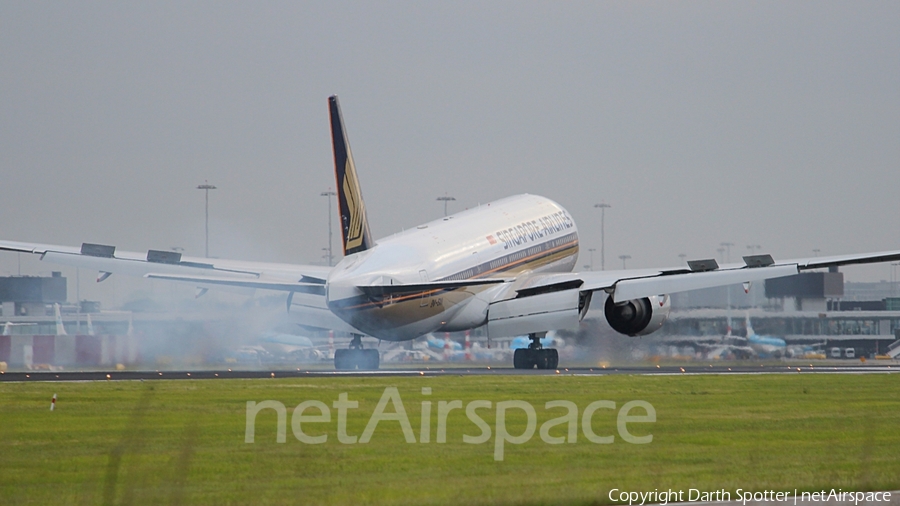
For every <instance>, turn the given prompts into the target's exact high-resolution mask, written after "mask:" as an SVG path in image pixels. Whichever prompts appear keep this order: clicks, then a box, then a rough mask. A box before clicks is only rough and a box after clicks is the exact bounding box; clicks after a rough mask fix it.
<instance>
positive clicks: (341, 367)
mask: <svg viewBox="0 0 900 506" xmlns="http://www.w3.org/2000/svg"><path fill="white" fill-rule="evenodd" d="M354 351H356V350H334V368H335V369H337V370H338V371H345V370H348V369H356V364H354V363H353V356H352V355H353V352H354Z"/></svg>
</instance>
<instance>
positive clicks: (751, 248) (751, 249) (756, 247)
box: [747, 244, 762, 256]
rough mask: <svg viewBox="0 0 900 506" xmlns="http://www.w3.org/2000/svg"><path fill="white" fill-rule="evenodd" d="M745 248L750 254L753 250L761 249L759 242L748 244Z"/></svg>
mask: <svg viewBox="0 0 900 506" xmlns="http://www.w3.org/2000/svg"><path fill="white" fill-rule="evenodd" d="M747 249H748V250H750V255H751V256H752V255H753V252H754V251H759V250H761V249H762V246H760V245H759V244H748V245H747Z"/></svg>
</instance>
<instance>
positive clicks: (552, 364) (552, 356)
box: [542, 348, 559, 369]
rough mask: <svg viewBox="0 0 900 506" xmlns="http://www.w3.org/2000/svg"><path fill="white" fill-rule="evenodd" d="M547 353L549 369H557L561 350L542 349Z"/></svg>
mask: <svg viewBox="0 0 900 506" xmlns="http://www.w3.org/2000/svg"><path fill="white" fill-rule="evenodd" d="M542 351H543V352H545V353H546V354H547V369H556V368H557V367H559V352H558V351H556V349H555V348H549V349H546V350H542Z"/></svg>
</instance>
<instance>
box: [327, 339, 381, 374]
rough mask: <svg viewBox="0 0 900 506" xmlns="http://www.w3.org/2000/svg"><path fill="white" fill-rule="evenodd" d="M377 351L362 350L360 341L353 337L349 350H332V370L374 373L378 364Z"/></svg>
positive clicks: (378, 356)
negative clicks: (354, 370) (355, 370)
mask: <svg viewBox="0 0 900 506" xmlns="http://www.w3.org/2000/svg"><path fill="white" fill-rule="evenodd" d="M380 359H381V357H380V355H379V354H378V350H371V349H370V350H364V349H363V347H362V340H361V339H360V337H359V336H354V337H353V340H352V341H350V348H349V349H341V350H334V368H335V369H336V370H338V371H350V370H353V369H360V370H369V371H374V370H376V369H378V365H379V362H380Z"/></svg>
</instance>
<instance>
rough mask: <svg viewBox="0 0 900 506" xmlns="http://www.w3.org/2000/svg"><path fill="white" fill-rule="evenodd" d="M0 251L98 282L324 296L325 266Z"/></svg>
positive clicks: (101, 249)
mask: <svg viewBox="0 0 900 506" xmlns="http://www.w3.org/2000/svg"><path fill="white" fill-rule="evenodd" d="M0 250H5V251H16V252H21V253H31V254H35V255H40V256H41V260H45V261H48V262H51V263H55V264H61V265H69V266H72V267H80V268H85V269H91V270H96V271H98V272H100V273H101V275H100V276H99V277H98V278H97V280H98V281H102V280H104V279H106V278H107V277H108V276H109V275H110V274H113V273H121V274H125V275H129V276H143V277H146V278H152V279H166V280H170V281H181V282H186V283H191V284H194V285H197V286H200V287H208V288H209V287H223V286H228V287H238V288H251V289H265V290H277V291H283V292H300V293H309V294H315V295H324V293H325V291H324V286H325V279H326V278H327V277H328V272H329V271H330V270H331V268H330V267H323V266H315V265H293V264H277V263H266V262H247V261H240V260H222V259H217V258H216V259H213V258H200V257H184V256H182V255H181V253H178V252H175V251H162V250H149V251H147V252H146V253H138V252H131V251H118V250H117V249H116V248H115V246H108V245H103V244H90V243H84V244H82V245H81V247H80V248H78V247H71V246H56V245H48V244H35V243H24V242H13V241H0Z"/></svg>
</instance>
